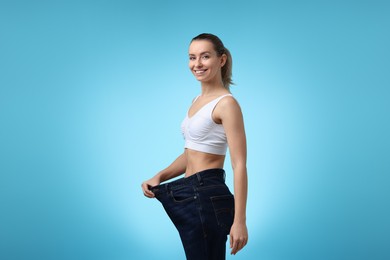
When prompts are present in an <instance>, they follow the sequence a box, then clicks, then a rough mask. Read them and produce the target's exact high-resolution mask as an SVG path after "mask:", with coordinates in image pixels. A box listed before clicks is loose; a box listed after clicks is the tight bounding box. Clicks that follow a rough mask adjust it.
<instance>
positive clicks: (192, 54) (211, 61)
mask: <svg viewBox="0 0 390 260" xmlns="http://www.w3.org/2000/svg"><path fill="white" fill-rule="evenodd" d="M225 62H226V55H225V54H223V55H222V56H221V57H218V55H217V52H216V51H215V50H214V46H213V44H212V43H211V42H210V41H208V40H195V41H192V42H191V44H190V48H189V68H190V70H191V71H192V74H194V76H195V78H196V79H197V80H199V81H201V82H212V81H221V80H222V79H221V68H222V67H223V65H225Z"/></svg>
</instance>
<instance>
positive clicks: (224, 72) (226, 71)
mask: <svg viewBox="0 0 390 260" xmlns="http://www.w3.org/2000/svg"><path fill="white" fill-rule="evenodd" d="M196 40H207V41H210V42H211V43H212V44H213V46H214V50H215V51H216V53H217V55H218V57H221V56H222V55H223V54H225V55H226V62H225V65H223V67H222V68H221V76H222V82H223V85H224V87H225V88H226V89H229V88H230V85H234V83H233V81H232V69H233V59H232V55H231V54H230V51H229V50H228V49H227V48H226V47H225V46H224V45H223V43H222V41H221V39H219V38H218V37H217V36H216V35H214V34H210V33H202V34H199V35H198V36H196V37H194V38H193V39H192V40H191V42H193V41H196Z"/></svg>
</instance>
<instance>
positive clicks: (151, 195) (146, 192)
mask: <svg viewBox="0 0 390 260" xmlns="http://www.w3.org/2000/svg"><path fill="white" fill-rule="evenodd" d="M142 190H143V192H144V195H145V196H146V197H148V198H154V193H153V192H152V191H151V190H149V186H148V184H147V183H142Z"/></svg>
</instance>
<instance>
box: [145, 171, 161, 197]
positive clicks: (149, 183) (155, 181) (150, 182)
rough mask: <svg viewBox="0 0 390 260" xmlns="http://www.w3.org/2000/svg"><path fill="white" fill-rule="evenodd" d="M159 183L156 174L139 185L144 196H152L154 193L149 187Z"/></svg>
mask: <svg viewBox="0 0 390 260" xmlns="http://www.w3.org/2000/svg"><path fill="white" fill-rule="evenodd" d="M160 183H161V181H160V178H159V177H157V175H156V176H154V177H153V178H151V179H149V180H147V181H144V182H143V183H142V184H141V187H142V191H143V192H144V195H145V197H148V198H154V193H153V192H152V191H151V190H149V188H150V187H153V186H157V185H159V184H160Z"/></svg>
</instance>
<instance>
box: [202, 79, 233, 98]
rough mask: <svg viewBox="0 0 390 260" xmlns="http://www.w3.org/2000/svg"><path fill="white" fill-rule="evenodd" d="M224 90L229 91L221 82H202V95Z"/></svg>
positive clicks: (210, 94)
mask: <svg viewBox="0 0 390 260" xmlns="http://www.w3.org/2000/svg"><path fill="white" fill-rule="evenodd" d="M225 92H229V90H227V89H226V88H225V87H224V86H223V83H222V82H219V83H216V82H202V94H201V95H202V96H213V95H219V94H222V93H225Z"/></svg>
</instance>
